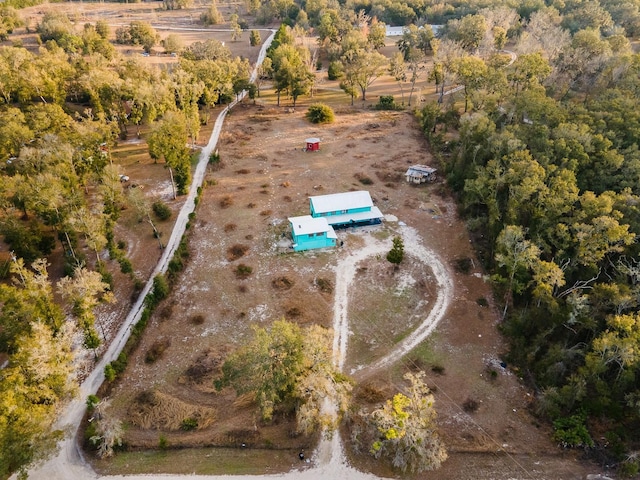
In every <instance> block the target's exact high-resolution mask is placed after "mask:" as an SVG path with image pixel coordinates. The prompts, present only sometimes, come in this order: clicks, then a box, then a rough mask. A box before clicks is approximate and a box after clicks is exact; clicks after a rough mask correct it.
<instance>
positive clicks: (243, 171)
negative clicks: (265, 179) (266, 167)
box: [236, 168, 251, 175]
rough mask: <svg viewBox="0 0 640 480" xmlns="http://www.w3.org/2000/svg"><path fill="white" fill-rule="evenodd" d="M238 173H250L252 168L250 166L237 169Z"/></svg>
mask: <svg viewBox="0 0 640 480" xmlns="http://www.w3.org/2000/svg"><path fill="white" fill-rule="evenodd" d="M236 173H237V174H238V175H249V174H250V173H251V170H249V169H248V168H241V169H240V170H236Z"/></svg>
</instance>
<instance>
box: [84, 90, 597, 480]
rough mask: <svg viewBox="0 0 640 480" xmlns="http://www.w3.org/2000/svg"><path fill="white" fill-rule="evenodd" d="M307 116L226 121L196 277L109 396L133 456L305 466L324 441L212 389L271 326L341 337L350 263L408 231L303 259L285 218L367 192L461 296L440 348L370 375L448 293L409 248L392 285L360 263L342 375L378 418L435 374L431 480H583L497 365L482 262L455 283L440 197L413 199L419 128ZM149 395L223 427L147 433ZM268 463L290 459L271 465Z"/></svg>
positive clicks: (129, 458)
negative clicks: (326, 200) (412, 385)
mask: <svg viewBox="0 0 640 480" xmlns="http://www.w3.org/2000/svg"><path fill="white" fill-rule="evenodd" d="M304 110H305V109H304V108H297V109H296V112H295V113H286V111H287V110H286V109H285V108H281V109H277V108H274V107H273V106H270V105H264V104H260V103H258V104H257V105H251V104H245V105H240V106H238V107H237V108H236V109H235V110H234V111H233V112H232V114H231V115H230V116H229V117H228V118H227V123H226V124H225V129H224V133H223V135H222V137H221V141H220V143H219V152H220V157H221V163H220V165H219V166H218V167H216V168H215V169H214V168H212V167H210V171H209V172H208V175H207V183H208V186H206V187H205V189H204V191H203V195H202V200H201V202H200V204H199V206H198V210H197V218H196V221H195V227H194V228H193V229H192V232H191V234H190V235H191V236H190V252H191V255H190V257H189V260H188V262H187V267H186V269H185V271H184V272H183V273H182V275H181V278H180V281H179V282H178V286H177V288H176V289H175V290H174V292H173V294H172V296H171V297H170V298H169V299H167V300H166V301H165V302H164V304H162V305H161V306H160V307H159V309H158V313H157V314H156V315H155V316H154V318H153V320H152V322H151V324H150V325H149V327H148V330H147V333H146V334H145V338H144V339H143V341H142V343H141V345H140V348H139V349H138V351H137V353H136V355H135V356H134V357H133V358H131V359H130V363H129V368H128V370H127V373H126V375H125V381H123V382H121V383H119V384H118V385H117V386H116V387H115V388H114V390H113V392H112V397H113V404H114V407H115V411H116V413H117V414H118V415H120V416H121V417H122V418H124V419H126V420H127V421H128V422H129V425H130V427H129V428H128V430H127V434H126V441H127V443H128V445H129V446H130V448H133V449H148V448H157V446H158V443H159V438H160V434H161V433H162V435H163V436H164V437H166V438H167V440H168V443H169V445H173V446H177V445H181V446H193V447H196V446H197V447H206V446H232V447H234V446H235V447H240V446H241V445H242V444H245V448H244V449H243V452H247V453H246V454H245V453H243V454H242V455H241V456H240V457H242V458H241V459H238V457H239V456H238V454H237V453H236V452H234V451H233V450H232V452H234V453H233V454H229V450H227V449H214V450H209V451H208V455H210V456H209V457H203V456H198V455H193V457H197V458H199V459H200V461H198V460H197V459H195V458H194V459H193V462H194V463H190V464H191V465H193V468H192V467H190V470H192V469H193V470H196V471H200V472H203V473H204V472H210V471H211V470H210V469H207V468H206V465H207V464H210V462H211V461H212V460H214V461H215V463H219V462H223V463H224V464H225V465H230V467H229V468H230V471H237V472H238V473H239V472H241V471H243V470H241V468H240V466H241V465H242V464H245V463H246V462H247V461H248V460H247V456H248V458H254V457H253V456H252V454H251V452H252V451H253V452H255V461H253V460H251V461H250V462H251V463H252V465H253V467H254V468H252V469H251V472H252V473H259V472H264V473H274V471H276V472H277V471H283V470H287V469H288V468H291V467H292V466H294V465H295V464H296V460H297V452H298V451H299V449H301V448H305V449H310V448H312V447H313V445H315V443H316V441H317V439H315V438H306V437H299V436H297V435H295V434H294V433H293V423H292V419H289V418H278V419H277V421H276V422H275V423H274V425H271V426H268V427H264V426H262V425H260V423H259V421H257V419H256V414H255V411H254V410H253V406H252V405H251V402H250V401H249V400H248V399H243V398H241V399H235V395H234V394H233V392H231V391H223V392H221V393H220V394H217V393H215V392H214V390H213V387H212V380H213V378H214V377H215V375H216V373H217V369H218V368H219V366H220V364H221V362H222V360H223V358H224V356H225V354H226V353H228V352H229V351H230V350H231V349H232V348H234V347H235V346H237V345H238V344H240V343H241V342H243V341H245V340H247V339H248V338H249V336H250V333H251V330H250V326H251V325H253V324H256V325H260V326H266V325H268V324H269V323H270V322H271V321H273V320H275V319H277V318H281V317H283V316H284V317H286V318H288V319H289V320H292V321H296V322H298V323H300V324H301V325H305V324H309V323H318V324H321V325H324V326H327V327H329V326H330V325H331V321H332V315H333V314H332V309H333V287H334V286H335V272H334V269H335V265H336V262H337V261H338V259H339V258H343V257H344V256H347V255H350V254H351V253H354V252H358V251H359V250H360V249H361V248H363V246H364V245H365V242H366V236H371V237H373V238H375V239H378V240H384V239H389V238H390V237H392V236H393V235H395V234H397V233H399V232H400V230H401V228H403V227H400V226H399V223H398V222H396V221H387V222H385V223H384V224H383V225H382V226H378V227H367V228H364V229H357V230H354V229H348V230H342V231H339V233H338V235H339V239H338V241H339V242H340V241H343V242H344V246H343V247H341V248H338V249H335V250H323V251H311V252H306V253H298V254H296V253H291V252H289V250H288V249H287V248H286V247H285V246H284V245H285V244H286V241H285V240H286V238H285V237H286V225H287V222H286V217H288V216H295V215H302V214H306V213H308V197H309V196H311V195H319V194H327V193H335V192H341V191H347V190H357V189H366V190H369V191H370V192H371V195H372V197H373V198H374V201H375V203H376V205H377V206H378V207H379V208H380V209H381V210H382V212H383V213H384V214H386V215H391V216H392V217H396V218H397V219H398V220H399V221H400V222H403V223H405V224H406V225H408V226H409V227H411V228H412V229H414V230H415V233H416V235H417V236H418V237H419V238H420V239H421V240H422V242H423V243H424V244H425V245H427V246H428V247H429V249H431V250H433V251H435V252H436V253H437V254H438V255H439V258H440V259H441V262H442V263H443V264H445V265H447V266H448V267H449V270H450V274H451V275H452V276H453V278H454V282H455V284H454V296H453V299H452V301H451V306H450V308H449V310H448V312H447V315H446V317H445V319H444V321H443V322H442V323H441V324H440V326H439V327H438V328H437V329H436V331H435V333H434V334H432V336H431V337H430V338H429V340H428V341H427V342H424V343H423V344H422V345H420V346H419V347H418V348H417V349H415V350H414V351H412V352H411V353H410V354H409V355H408V356H407V357H406V358H404V359H402V360H399V361H398V362H397V363H395V364H393V365H390V366H389V368H385V369H383V370H382V371H377V372H376V371H372V372H367V371H366V369H364V370H362V372H360V370H361V368H362V367H363V366H366V364H368V363H369V362H373V361H375V360H377V359H379V358H381V357H382V356H383V355H384V354H385V353H386V352H388V351H389V350H390V349H391V348H392V346H393V345H395V344H396V343H397V342H399V341H401V340H402V339H403V338H404V337H405V336H406V335H408V333H409V332H410V331H411V330H412V328H414V327H415V326H416V324H417V323H418V322H419V319H420V318H423V317H424V316H426V315H427V314H428V311H429V309H430V308H431V306H432V303H433V301H434V299H435V296H436V293H437V291H436V285H435V283H434V281H433V278H432V272H431V271H430V270H429V269H428V268H427V269H425V268H424V266H423V264H422V261H421V259H420V258H417V257H416V256H415V255H416V252H412V251H411V250H409V249H408V250H407V251H406V258H405V261H404V262H403V264H402V265H401V267H400V269H399V270H398V271H395V272H394V271H393V268H392V267H391V265H390V264H389V263H388V262H387V261H386V259H385V258H384V255H378V256H374V257H369V258H366V259H365V260H363V261H362V262H360V263H358V264H357V267H356V271H355V272H354V275H355V277H354V282H353V284H352V288H351V290H350V291H349V312H348V314H349V321H350V328H351V333H352V335H351V336H350V339H349V349H348V353H347V355H346V358H345V371H346V372H347V373H349V372H353V373H354V375H355V377H356V379H357V380H362V383H361V386H360V387H359V388H358V389H357V390H356V392H355V398H356V400H357V401H358V402H359V403H360V404H362V405H365V406H366V405H367V402H368V401H370V400H375V399H377V400H379V399H380V398H382V396H384V397H389V396H391V395H392V394H393V393H395V392H396V391H397V389H398V388H399V387H400V385H401V377H402V374H403V373H404V372H405V371H407V370H408V369H410V370H415V369H418V368H419V369H423V370H425V371H427V373H428V379H429V384H430V385H431V386H432V387H433V389H434V391H435V396H436V401H437V404H436V406H437V409H438V412H439V425H440V429H441V434H442V436H443V439H444V441H445V444H446V445H447V447H448V449H449V452H450V459H449V460H448V461H447V462H446V463H445V465H444V467H443V468H442V469H441V470H439V471H438V472H434V473H433V474H430V475H434V476H433V477H432V478H510V477H512V476H514V475H516V476H517V477H521V478H529V476H531V475H533V477H534V478H583V476H584V473H585V472H586V470H585V468H587V467H585V466H582V465H580V464H579V463H576V460H575V458H574V457H573V456H571V455H570V454H567V453H563V452H560V451H559V450H558V449H557V448H556V446H555V445H553V443H552V442H551V441H550V440H549V431H548V430H547V429H546V428H545V427H541V426H538V425H537V423H536V421H535V419H534V418H532V417H531V416H530V415H529V414H528V413H527V411H526V407H527V406H528V403H529V401H530V400H531V397H530V395H529V394H528V393H527V392H526V390H524V389H523V388H522V386H521V384H520V382H519V380H518V378H517V377H516V375H514V374H513V373H512V372H510V371H509V370H508V369H505V368H503V367H502V366H501V365H500V354H501V353H502V352H503V348H504V347H503V345H502V344H501V339H500V337H499V335H498V333H497V331H496V322H497V315H496V313H495V311H494V310H493V308H492V306H491V297H490V295H491V292H490V289H489V286H488V284H487V282H486V281H485V280H484V279H483V278H482V272H481V271H480V269H478V268H477V262H473V263H472V266H471V270H470V271H469V273H467V274H464V273H460V272H457V271H456V269H455V265H456V263H457V260H458V259H460V258H473V254H472V251H471V246H470V244H469V239H468V237H467V234H466V231H465V229H464V225H463V223H462V222H460V221H459V220H458V219H457V216H456V214H455V205H454V203H453V202H452V200H451V199H450V198H449V197H447V196H446V193H444V192H445V191H446V190H445V188H444V186H443V184H442V183H436V184H432V185H426V186H425V185H423V186H412V185H408V184H406V183H405V181H404V176H403V174H404V171H405V170H406V168H407V166H408V165H409V164H412V163H429V162H430V158H429V154H428V148H427V145H426V143H425V141H424V139H423V136H422V134H421V132H420V131H419V129H418V127H417V124H416V122H415V120H414V118H413V117H412V116H411V115H409V114H407V113H399V112H393V113H389V112H371V111H362V110H351V109H348V108H345V109H344V110H342V111H338V114H337V120H336V122H335V123H334V124H332V125H329V126H314V125H311V124H309V123H308V122H307V121H306V120H305V119H304V116H303V112H304ZM312 136H315V137H320V138H321V140H322V146H321V150H320V151H319V152H304V151H303V150H302V147H303V146H304V139H305V138H307V137H312ZM365 178H366V179H367V180H364V184H363V179H365ZM365 184H366V185H365ZM392 220H393V219H392ZM283 234H284V235H285V237H283ZM240 264H244V265H246V266H248V267H251V274H250V275H249V276H248V277H247V278H240V277H238V275H237V274H236V269H237V267H238V265H240ZM480 299H484V300H485V301H486V303H488V306H482V305H486V303H485V301H481V300H480ZM156 345H162V354H161V355H160V356H159V358H158V359H157V360H155V361H154V362H153V363H148V362H145V358H146V357H147V355H148V352H150V351H153V349H154V346H156ZM359 372H360V373H359ZM144 392H147V395H148V393H149V392H155V393H154V394H156V395H157V394H160V395H162V396H163V398H165V399H170V400H171V401H172V402H173V403H172V405H173V407H172V408H175V409H176V410H175V411H176V412H182V411H181V410H178V407H184V405H185V404H186V405H191V406H192V408H195V407H196V406H198V407H208V408H209V409H210V410H208V411H209V412H210V413H211V417H210V418H209V419H208V420H207V421H206V422H203V424H204V425H206V426H204V427H203V428H198V429H197V430H195V431H191V432H184V431H182V430H180V429H179V428H175V425H176V423H175V419H174V423H173V426H174V427H173V429H172V428H169V427H167V425H169V423H162V422H168V421H169V420H168V419H166V418H163V415H164V416H166V415H170V409H164V410H162V413H163V415H160V414H159V413H160V412H155V414H154V413H149V412H151V410H149V412H148V416H149V418H150V420H149V421H150V422H153V421H154V420H155V421H156V422H158V423H157V424H153V423H151V424H150V423H146V424H144V425H143V426H140V425H141V423H140V422H138V424H137V425H136V424H135V423H134V422H135V415H136V412H139V409H140V408H142V407H144V405H145V396H144V395H142V396H141V394H143V393H144ZM372 392H373V393H374V394H373V395H372ZM469 400H472V401H474V402H476V404H477V410H476V411H475V412H474V413H466V412H465V411H464V409H463V407H462V406H463V405H464V404H465V402H468V401H469ZM151 403H152V404H153V402H151ZM163 405H165V404H163ZM168 412H169V413H168ZM154 415H155V416H154ZM176 415H183V413H176ZM345 443H347V444H348V441H345ZM265 448H266V449H276V450H278V456H277V458H276V457H275V456H274V458H273V460H272V461H271V462H268V463H267V464H265V461H264V449H265ZM283 451H284V452H287V451H288V452H289V454H288V455H287V454H285V455H282V453H281V452H283ZM200 452H202V451H200ZM179 455H185V454H184V453H180V454H179ZM145 457H148V455H146V454H145V455H142V456H141V455H140V454H135V453H133V454H132V453H129V454H126V456H125V457H123V458H126V461H124V460H123V459H120V460H118V461H116V462H98V463H96V464H95V466H96V468H98V469H99V470H100V471H102V472H103V473H125V472H131V473H133V472H135V471H148V470H147V469H146V468H145V467H143V464H145V463H148V458H147V460H145ZM160 457H162V458H166V462H167V470H165V471H175V468H171V467H170V466H169V464H171V463H174V462H175V459H173V454H172V452H171V450H170V451H166V452H162V455H160ZM234 458H236V461H235V463H234ZM261 458H262V460H261ZM155 459H156V461H154V462H153V463H154V468H153V471H154V472H158V471H161V470H162V468H161V465H162V463H163V461H162V460H161V459H158V458H157V456H156V457H155ZM350 461H351V462H352V463H353V464H354V465H355V466H357V467H358V468H360V469H363V470H372V471H374V472H376V473H377V474H380V475H384V476H392V475H393V472H391V471H387V470H384V469H382V470H381V469H380V467H379V466H378V465H377V464H376V463H374V462H372V461H371V460H370V459H369V458H368V457H367V456H362V455H361V456H350ZM469 464H472V465H475V467H473V468H472V470H471V471H473V470H476V471H475V473H469ZM234 465H235V466H234ZM298 466H299V465H298ZM430 475H428V476H425V475H424V474H423V475H422V476H421V478H428V477H429V478H430ZM465 475H469V476H465Z"/></svg>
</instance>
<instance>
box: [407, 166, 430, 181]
mask: <svg viewBox="0 0 640 480" xmlns="http://www.w3.org/2000/svg"><path fill="white" fill-rule="evenodd" d="M436 172H437V170H436V169H435V168H433V167H430V166H428V165H413V166H411V167H409V169H408V170H407V173H405V176H406V177H407V182H408V183H425V182H435V181H436Z"/></svg>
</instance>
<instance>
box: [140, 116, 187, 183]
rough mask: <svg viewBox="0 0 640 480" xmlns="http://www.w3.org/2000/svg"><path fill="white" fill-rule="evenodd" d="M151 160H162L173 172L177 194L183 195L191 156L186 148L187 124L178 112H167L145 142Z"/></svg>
mask: <svg viewBox="0 0 640 480" xmlns="http://www.w3.org/2000/svg"><path fill="white" fill-rule="evenodd" d="M147 143H148V145H149V155H151V158H153V159H156V160H157V159H160V158H164V160H165V162H166V163H167V166H168V167H169V168H172V169H173V170H174V178H175V181H176V186H177V187H178V193H179V194H180V195H184V194H185V193H186V192H187V190H188V188H189V182H190V181H191V156H190V155H189V149H188V148H187V146H186V145H187V124H186V119H185V117H184V115H183V114H182V113H180V112H168V113H167V115H165V117H164V118H163V119H162V120H161V121H160V122H158V123H157V124H156V125H155V127H154V129H153V131H152V132H151V134H150V135H149V139H148V141H147Z"/></svg>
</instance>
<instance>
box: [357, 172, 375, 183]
mask: <svg viewBox="0 0 640 480" xmlns="http://www.w3.org/2000/svg"><path fill="white" fill-rule="evenodd" d="M354 177H355V179H356V180H358V181H359V182H360V183H361V184H363V185H373V180H371V178H369V177H367V176H366V175H365V174H364V173H356V174H355V175H354Z"/></svg>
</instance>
